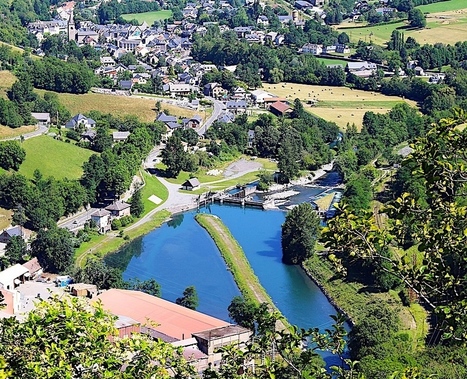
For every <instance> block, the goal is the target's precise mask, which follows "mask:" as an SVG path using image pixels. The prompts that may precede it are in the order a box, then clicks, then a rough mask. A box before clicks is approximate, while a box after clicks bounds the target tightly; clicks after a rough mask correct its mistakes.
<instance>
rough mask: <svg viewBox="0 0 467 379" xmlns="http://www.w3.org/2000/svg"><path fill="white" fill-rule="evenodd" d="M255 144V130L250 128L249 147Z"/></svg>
mask: <svg viewBox="0 0 467 379" xmlns="http://www.w3.org/2000/svg"><path fill="white" fill-rule="evenodd" d="M254 144H255V131H254V130H252V129H249V130H248V143H247V146H248V147H249V148H252V147H253V145H254Z"/></svg>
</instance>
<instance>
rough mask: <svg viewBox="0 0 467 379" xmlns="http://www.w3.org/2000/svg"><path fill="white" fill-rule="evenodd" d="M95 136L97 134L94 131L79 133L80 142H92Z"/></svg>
mask: <svg viewBox="0 0 467 379" xmlns="http://www.w3.org/2000/svg"><path fill="white" fill-rule="evenodd" d="M96 136H97V132H95V131H94V130H86V131H85V132H84V133H81V140H83V141H88V142H93V141H94V139H95V138H96Z"/></svg>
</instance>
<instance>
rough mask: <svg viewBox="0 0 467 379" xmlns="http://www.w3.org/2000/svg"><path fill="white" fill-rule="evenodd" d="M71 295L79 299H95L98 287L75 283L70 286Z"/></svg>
mask: <svg viewBox="0 0 467 379" xmlns="http://www.w3.org/2000/svg"><path fill="white" fill-rule="evenodd" d="M68 289H69V290H70V293H71V294H72V295H73V296H77V297H93V296H94V295H97V286H96V285H94V284H87V283H73V284H70V285H69V286H68Z"/></svg>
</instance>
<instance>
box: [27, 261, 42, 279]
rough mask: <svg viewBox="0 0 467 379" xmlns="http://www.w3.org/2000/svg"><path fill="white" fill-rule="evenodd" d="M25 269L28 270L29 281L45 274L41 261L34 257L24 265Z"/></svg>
mask: <svg viewBox="0 0 467 379" xmlns="http://www.w3.org/2000/svg"><path fill="white" fill-rule="evenodd" d="M23 267H25V268H26V269H27V270H28V273H29V279H31V280H34V279H36V278H37V277H38V276H39V275H41V274H42V273H43V270H42V267H41V265H40V263H39V261H38V260H37V257H34V258H32V259H31V260H29V261H27V262H26V263H23Z"/></svg>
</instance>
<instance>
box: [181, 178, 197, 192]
mask: <svg viewBox="0 0 467 379" xmlns="http://www.w3.org/2000/svg"><path fill="white" fill-rule="evenodd" d="M200 187H201V183H200V182H199V180H198V179H197V178H191V179H188V180H187V181H186V182H185V183H183V184H182V189H184V190H187V191H194V190H197V189H198V188H200Z"/></svg>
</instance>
